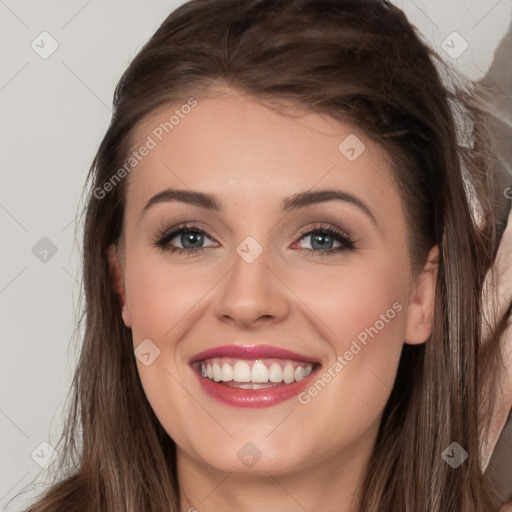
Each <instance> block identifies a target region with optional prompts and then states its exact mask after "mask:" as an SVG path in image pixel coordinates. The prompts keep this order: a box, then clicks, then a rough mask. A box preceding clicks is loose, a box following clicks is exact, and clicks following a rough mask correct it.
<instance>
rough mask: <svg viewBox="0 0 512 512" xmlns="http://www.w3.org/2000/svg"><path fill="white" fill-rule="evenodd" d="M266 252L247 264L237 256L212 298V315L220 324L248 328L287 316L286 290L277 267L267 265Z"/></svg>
mask: <svg viewBox="0 0 512 512" xmlns="http://www.w3.org/2000/svg"><path fill="white" fill-rule="evenodd" d="M269 259H270V258H269V257H268V250H267V249H264V250H263V252H262V253H261V254H260V255H259V256H258V257H257V258H256V259H255V260H254V261H252V263H249V262H248V261H249V260H248V261H246V260H245V259H244V258H242V257H241V256H239V254H238V253H235V255H234V261H233V267H232V268H231V270H230V272H228V274H227V276H226V279H225V280H224V283H223V286H222V288H221V289H220V292H219V295H218V297H217V298H216V303H215V313H216V316H217V318H219V320H221V321H223V322H231V323H233V324H235V325H237V326H238V327H240V328H242V329H251V328H255V327H257V326H258V325H260V324H261V323H262V322H281V321H282V320H283V319H284V318H285V317H286V316H287V315H288V313H289V308H290V302H289V297H288V295H287V293H286V291H287V288H286V286H285V284H284V283H283V280H282V279H280V278H279V271H278V265H273V266H274V267H276V268H275V269H273V268H271V267H270V266H269V263H270V262H269Z"/></svg>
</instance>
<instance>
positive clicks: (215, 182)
mask: <svg viewBox="0 0 512 512" xmlns="http://www.w3.org/2000/svg"><path fill="white" fill-rule="evenodd" d="M192 105H193V106H192ZM144 147H147V148H150V149H147V150H145V151H142V150H143V148H144ZM132 150H133V151H135V152H139V153H142V152H144V154H145V156H143V157H141V156H140V154H139V156H138V158H140V161H138V163H137V166H136V169H134V172H131V173H130V176H129V180H128V191H127V194H128V196H127V204H128V205H130V204H131V203H137V206H138V207H139V208H140V207H142V205H141V202H142V201H143V200H144V198H146V200H147V198H148V197H149V196H151V195H153V194H155V193H157V192H159V191H161V190H162V189H164V188H166V187H176V186H178V187H179V188H193V189H194V190H198V189H199V190H201V191H205V192H210V193H213V194H215V195H217V196H219V197H223V196H225V197H226V201H227V203H228V204H229V203H233V204H235V203H236V204H237V206H239V205H241V204H242V205H244V206H245V207H247V206H248V205H249V204H251V203H253V202H254V203H255V205H257V204H258V203H261V204H263V203H265V204H269V203H270V202H277V201H279V202H281V200H282V198H283V197H285V196H288V195H290V194H292V193H294V192H296V191H303V190H309V189H312V188H329V187H336V188H339V187H343V188H344V189H345V190H347V192H349V193H354V194H358V195H362V196H363V197H364V198H365V200H366V201H368V202H370V203H374V204H376V205H377V203H379V204H384V206H385V208H384V209H383V213H385V212H384V210H386V209H387V211H388V212H389V213H397V207H399V197H398V193H397V190H396V187H395V185H394V181H393V176H392V171H391V163H390V158H389V156H388V155H387V153H386V151H385V150H384V149H383V148H382V147H380V146H379V145H378V144H377V143H375V142H373V141H371V140H370V139H368V137H366V136H365V134H364V133H361V132H360V131H359V130H357V129H356V128H355V127H354V126H351V125H349V124H346V123H342V122H340V121H337V120H335V119H334V118H332V117H330V116H328V115H325V114H324V115H320V114H317V113H312V112H310V111H309V112H308V111H306V110H304V109H301V110H298V109H296V110H290V111H289V112H288V115H284V114H283V113H281V112H277V111H275V110H272V109H270V108H268V106H265V105H263V104H261V103H260V102H258V101H257V100H255V99H254V98H252V97H250V96H247V95H243V94H237V93H230V94H224V95H221V96H216V97H209V98H205V99H197V100H194V102H191V101H190V100H187V98H185V99H184V101H183V103H176V104H174V105H168V106H165V107H163V108H160V109H159V110H158V111H155V112H153V113H152V114H150V115H149V116H148V117H146V118H145V119H144V121H143V122H141V123H140V124H139V125H138V126H137V128H136V130H135V131H134V136H133V146H132Z"/></svg>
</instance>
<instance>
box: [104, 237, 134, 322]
mask: <svg viewBox="0 0 512 512" xmlns="http://www.w3.org/2000/svg"><path fill="white" fill-rule="evenodd" d="M108 265H109V270H110V279H111V284H112V286H113V288H114V290H115V292H116V294H117V296H118V297H119V301H120V304H121V311H122V313H121V314H122V317H123V322H124V324H125V325H126V327H131V319H130V312H129V311H128V307H127V305H126V290H125V286H124V271H123V267H122V264H121V257H120V254H119V249H118V247H117V246H116V245H111V246H110V247H109V248H108Z"/></svg>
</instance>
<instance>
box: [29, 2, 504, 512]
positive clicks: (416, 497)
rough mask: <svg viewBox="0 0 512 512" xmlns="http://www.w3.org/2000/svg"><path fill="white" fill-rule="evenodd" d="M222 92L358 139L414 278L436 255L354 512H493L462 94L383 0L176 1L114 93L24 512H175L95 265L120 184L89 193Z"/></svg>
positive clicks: (168, 456) (484, 249) (484, 188)
mask: <svg viewBox="0 0 512 512" xmlns="http://www.w3.org/2000/svg"><path fill="white" fill-rule="evenodd" d="M222 84H227V85H228V86H230V87H232V88H235V89H238V90H240V91H243V92H246V93H248V94H250V95H251V96H252V97H254V98H257V99H259V100H261V101H262V102H265V104H267V105H268V106H269V107H271V108H274V109H280V110H281V111H282V112H283V113H286V109H285V107H284V105H285V104H287V105H290V100H291V104H295V105H296V106H299V107H305V108H306V109H309V110H310V111H312V112H317V113H322V114H328V115H330V116H332V117H334V118H336V119H339V120H342V121H345V122H349V123H354V124H355V125H357V126H358V127H360V128H361V130H363V131H364V133H366V134H367V135H368V136H369V137H371V138H372V139H373V140H375V141H376V142H377V143H379V144H381V145H382V147H383V148H384V149H386V150H387V152H388V154H389V156H390V158H391V160H392V163H393V168H394V173H395V180H396V184H397V188H398V189H399V191H400V195H401V197H402V201H403V205H404V209H405V212H406V216H407V219H408V225H409V241H410V244H409V245H410V253H411V258H412V261H413V262H414V265H415V268H421V267H422V266H423V264H424V263H425V259H426V257H427V254H428V251H429V249H430V248H431V247H433V246H434V245H438V247H439V250H440V255H439V270H438V278H437V285H436V286H437V288H436V298H435V313H434V319H433V331H432V335H431V337H430V338H429V339H428V340H427V342H426V343H424V344H421V345H419V346H411V345H407V344H406V345H404V348H403V352H402V355H401V360H400V364H399V369H398V374H397V378H396V382H395V385H394V388H393V390H392V393H391V396H390V398H389V401H388V403H387V405H386V408H385V410H384V415H383V418H382V421H381V425H380V429H379V433H378V437H377V441H376V444H375V446H374V449H373V453H372V455H371V458H370V461H369V464H368V466H367V468H366V472H365V475H364V479H363V481H362V482H361V486H360V494H361V500H360V510H361V511H364V512H390V511H396V512H427V511H429V512H433V511H436V512H449V511H464V512H489V511H491V510H494V509H495V507H496V506H497V505H498V504H497V503H496V502H495V498H494V497H493V496H492V494H491V491H490V490H489V489H487V488H486V483H485V480H484V479H483V476H482V472H481V469H480V459H479V449H480V445H479V428H481V427H479V426H480V425H484V424H485V421H484V420H485V410H483V411H480V409H479V401H481V400H482V398H483V396H482V394H483V392H484V391H483V390H485V389H487V388H485V387H484V386H483V383H484V382H487V380H486V379H488V378H489V377H490V375H488V374H487V373H489V372H487V373H486V372H483V373H482V372H479V371H477V369H478V368H490V366H491V365H490V364H489V361H491V360H494V359H493V358H495V357H496V354H497V351H498V349H497V347H498V344H497V339H496V336H494V337H491V341H490V342H488V343H487V345H486V351H485V360H483V361H482V351H481V345H482V343H483V341H482V340H481V332H480V330H481V328H480V318H481V304H480V302H481V290H482V283H483V280H484V276H485V274H486V272H487V271H488V269H489V267H490V265H491V263H492V260H493V257H494V253H495V248H496V234H495V218H494V213H493V211H492V208H491V204H490V200H489V191H488V189H489V187H488V185H489V171H488V168H489V165H488V163H487V160H486V158H485V155H483V150H484V148H485V147H486V144H487V143H486V141H485V137H484V135H485V133H484V130H482V128H481V127H482V119H481V117H482V116H481V111H480V109H479V107H478V106H477V103H476V101H475V100H474V98H473V95H472V90H471V84H465V83H463V82H462V81H460V80H458V79H455V78H454V75H453V74H452V73H450V72H449V70H448V69H447V68H446V67H443V65H442V63H441V60H440V59H439V57H438V56H437V55H436V54H435V53H434V52H433V51H432V50H431V49H430V48H428V47H427V46H426V45H425V44H424V43H423V42H422V41H421V38H420V37H419V36H418V34H417V33H416V31H415V29H414V28H413V27H412V26H411V25H410V24H409V22H408V21H407V19H406V17H405V16H404V14H403V13H402V12H401V11H400V10H399V9H397V8H396V7H394V6H392V5H391V4H389V3H388V2H386V1H379V0H192V1H190V2H188V3H186V4H184V5H183V6H181V7H179V8H178V9H176V10H175V11H174V12H173V13H171V15H170V16H169V17H168V18H167V19H166V20H165V21H164V22H163V23H162V25H161V26H160V27H159V28H158V30H157V31H156V33H155V34H154V35H153V36H152V37H151V39H150V40H149V41H148V42H147V44H146V45H145V46H144V47H143V48H142V50H141V51H140V52H139V53H138V55H137V56H136V57H135V59H134V60H133V61H132V63H131V64H130V66H129V67H128V69H127V70H126V72H125V73H124V75H123V76H122V78H121V80H120V82H119V84H118V86H117V89H116V91H115V97H114V113H113V117H112V121H111V124H110V126H109V128H108V131H107V133H106V135H105V137H104V139H103V141H102V143H101V145H100V147H99V150H98V152H97V155H96V157H95V159H94V162H93V164H92V166H91V170H90V174H89V189H88V198H87V204H86V211H85V223H84V243H83V288H84V293H85V301H84V316H83V321H84V322H85V334H84V337H83V345H82V348H81V354H80V358H79V362H78V367H77V370H76V374H75V377H74V381H73V388H72V391H73V392H72V395H71V404H70V407H69V416H68V418H67V423H66V428H65V431H64V433H63V435H62V439H61V441H60V442H59V451H60V453H61V455H62V461H61V466H59V467H60V468H61V470H60V473H56V477H55V481H54V482H52V486H51V487H50V488H48V490H47V491H46V493H45V494H44V496H42V497H41V498H40V499H39V500H38V502H37V503H36V504H34V505H33V506H32V507H31V508H30V511H31V512H50V511H57V510H59V511H64V510H69V511H72V510H76V511H83V510H87V511H90V512H92V511H98V512H100V511H101V512H119V511H129V512H150V511H151V512H155V511H157V512H159V511H162V512H164V511H165V512H169V511H171V512H177V511H179V487H178V482H177V477H176V467H175V464H176V460H175V457H176V452H175V444H174V442H173V440H172V439H171V438H170V437H169V436H168V434H167V433H166V432H165V431H164V429H163V427H162V426H161V424H160V423H159V421H158V419H157V418H156V416H155V414H154V412H153V410H152V409H151V406H150V404H149V402H148V401H147V399H146V397H145V394H144V391H143V388H142V386H141V382H140V380H139V376H138V372H137V366H136V362H135V358H134V354H133V342H132V337H131V331H130V329H128V328H126V327H125V325H124V323H123V321H122V318H121V311H120V304H119V300H118V296H117V295H116V292H115V290H114V288H113V286H112V280H111V276H110V275H109V266H108V261H107V250H108V247H109V246H110V245H111V244H115V243H116V242H117V241H118V240H119V237H120V235H121V232H122V229H123V212H124V202H125V196H124V191H125V186H126V181H127V180H128V179H129V177H126V178H125V179H122V180H120V181H119V183H117V182H116V183H115V186H112V187H105V184H106V183H107V182H109V180H112V177H113V175H114V174H115V173H116V171H117V170H118V169H120V168H121V167H122V166H123V164H124V163H125V162H126V160H127V157H128V155H129V153H130V151H131V150H133V148H132V147H131V146H132V142H133V141H132V135H133V132H134V128H135V127H136V126H138V124H139V123H140V122H141V120H142V119H144V118H145V117H146V116H147V115H148V114H150V113H152V112H153V111H154V110H155V109H156V108H160V107H163V106H165V105H180V104H183V103H185V102H186V100H187V98H190V97H193V98H195V100H196V101H199V102H200V101H201V99H202V98H204V97H206V95H208V94H211V95H215V87H214V86H216V85H222ZM464 134H466V136H463V135H464ZM467 134H469V135H467ZM132 172H137V171H136V169H134V170H133V171H132ZM111 183H112V182H111ZM98 190H102V191H106V190H107V192H106V193H103V192H102V193H98ZM470 193H471V196H472V198H473V203H471V202H470V200H469V199H468V196H469V195H470ZM471 204H475V205H477V212H476V213H477V214H475V212H474V211H472V207H471ZM479 219H480V220H479ZM481 219H484V221H483V222H482V221H481ZM477 363H478V364H477ZM487 394H489V392H488V391H487ZM487 398H488V399H489V405H490V397H487ZM452 442H457V443H458V444H459V445H461V446H462V447H463V448H464V449H465V450H466V451H467V452H468V453H469V457H468V459H467V460H466V461H465V462H464V463H463V464H462V465H461V466H460V467H458V468H457V469H453V468H452V467H450V466H449V465H448V464H447V463H445V462H444V460H443V458H442V453H443V452H444V450H445V449H446V448H447V447H448V446H449V445H450V444H451V443H452Z"/></svg>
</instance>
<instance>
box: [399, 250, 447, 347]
mask: <svg viewBox="0 0 512 512" xmlns="http://www.w3.org/2000/svg"><path fill="white" fill-rule="evenodd" d="M438 267H439V248H438V247H437V245H436V246H434V247H432V249H431V250H430V252H429V254H428V257H427V262H426V263H425V266H424V267H423V270H422V271H421V273H420V274H419V275H418V277H417V279H416V283H415V288H414V290H413V291H412V293H411V296H410V300H409V305H408V309H407V323H406V327H405V340H404V341H405V343H408V344H410V345H417V344H420V343H424V342H425V341H426V340H427V339H428V337H429V336H430V334H431V333H432V319H433V314H434V301H435V292H436V281H437V270H438Z"/></svg>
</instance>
